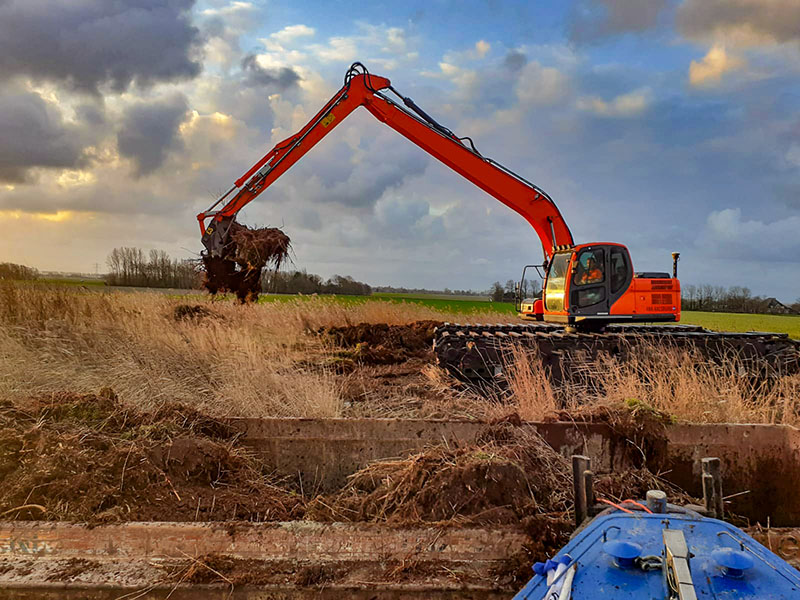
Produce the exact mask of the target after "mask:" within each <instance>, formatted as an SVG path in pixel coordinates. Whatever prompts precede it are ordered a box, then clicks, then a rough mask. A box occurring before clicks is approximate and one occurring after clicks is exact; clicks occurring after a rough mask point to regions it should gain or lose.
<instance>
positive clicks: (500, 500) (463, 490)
mask: <svg viewBox="0 0 800 600" xmlns="http://www.w3.org/2000/svg"><path fill="white" fill-rule="evenodd" d="M635 458H637V457H636V456H635V455H633V453H632V455H631V459H635ZM638 458H639V459H641V457H638ZM631 462H632V466H631V468H630V469H629V470H627V471H624V472H621V473H611V474H600V475H596V476H595V491H596V493H597V496H598V497H602V498H608V499H612V500H614V501H620V500H622V499H625V498H643V497H644V495H645V493H646V492H647V491H648V490H650V489H665V490H666V491H667V492H668V494H669V495H670V497H671V498H673V499H674V498H687V497H686V496H684V495H682V494H681V492H680V491H679V490H677V489H675V488H673V487H672V486H670V485H669V484H666V483H665V482H663V481H661V480H660V479H658V478H657V477H656V476H655V475H653V474H652V473H651V472H650V471H649V470H647V469H646V468H645V467H644V466H642V467H636V466H634V464H635V463H633V460H632V461H631ZM571 490H572V470H571V466H570V463H569V461H568V460H567V459H566V458H565V457H563V456H561V455H560V454H559V453H558V452H556V451H555V450H554V449H553V448H552V447H551V446H550V445H549V444H548V443H547V442H546V441H545V440H544V439H543V438H542V437H541V436H539V435H538V434H537V433H536V432H535V431H532V430H530V429H527V428H524V427H520V426H517V425H515V424H513V423H510V422H505V423H498V424H496V425H489V426H487V428H486V429H485V431H484V432H483V434H482V435H481V436H480V437H479V438H478V440H477V442H476V443H475V444H474V445H469V446H464V447H461V448H453V447H449V446H434V447H431V448H428V449H426V450H424V451H423V452H420V453H418V454H415V455H412V456H409V457H407V458H403V459H397V460H389V461H377V462H374V463H372V464H370V465H368V466H367V467H365V468H364V469H362V470H360V471H358V472H357V473H355V474H353V475H352V476H351V478H350V481H349V483H348V485H347V486H346V487H345V488H344V489H342V490H341V491H340V492H339V493H338V494H336V495H335V496H333V497H328V498H323V497H320V498H316V499H314V500H313V501H312V502H311V503H310V504H309V505H308V507H307V510H306V518H307V519H312V520H321V521H325V520H331V521H372V522H387V523H390V524H396V525H411V524H419V523H421V522H447V521H457V522H458V523H461V524H468V525H489V524H514V523H520V522H525V520H526V519H529V518H534V519H536V520H537V521H542V519H544V521H542V522H546V524H547V528H549V529H550V530H551V531H550V533H551V534H552V537H553V539H554V540H558V541H559V542H563V541H564V537H563V536H564V535H565V534H568V533H569V531H571V520H570V515H569V512H570V509H571V504H572V497H571ZM540 524H541V523H540Z"/></svg>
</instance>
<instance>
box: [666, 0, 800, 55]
mask: <svg viewBox="0 0 800 600" xmlns="http://www.w3.org/2000/svg"><path fill="white" fill-rule="evenodd" d="M799 23H800V2H797V1H796V0H685V2H684V3H683V4H681V6H680V7H679V8H678V13H677V26H678V30H679V31H680V32H681V33H682V34H683V35H684V36H686V37H687V38H689V39H693V40H697V41H704V42H712V43H719V42H724V43H726V44H727V45H728V46H736V47H751V46H761V45H771V44H779V43H789V42H794V43H797V42H800V26H798V24H799Z"/></svg>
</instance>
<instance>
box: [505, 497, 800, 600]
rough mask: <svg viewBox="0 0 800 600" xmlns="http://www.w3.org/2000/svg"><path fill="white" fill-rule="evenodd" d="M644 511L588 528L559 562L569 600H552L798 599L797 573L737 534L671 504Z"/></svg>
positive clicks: (627, 508)
mask: <svg viewBox="0 0 800 600" xmlns="http://www.w3.org/2000/svg"><path fill="white" fill-rule="evenodd" d="M648 506H651V505H648ZM647 510H649V509H648V508H647V507H646V506H645V505H644V504H625V505H624V506H618V507H616V508H609V509H607V510H605V511H603V512H601V513H600V514H599V515H597V516H596V517H595V518H594V519H592V520H591V521H587V523H586V524H585V525H584V526H583V528H581V529H579V530H578V531H577V532H576V534H575V535H574V537H573V538H572V540H571V541H570V542H569V543H568V544H567V545H566V546H565V547H564V548H563V549H562V550H561V552H559V554H558V555H557V557H556V562H558V561H559V559H560V560H561V562H563V563H564V564H565V565H567V568H566V569H563V568H562V570H561V571H562V572H561V573H560V576H559V581H561V580H563V582H562V583H563V587H567V588H568V590H569V592H570V593H571V596H570V595H561V596H559V595H558V594H557V593H556V595H555V596H550V597H554V598H556V599H558V598H559V597H560V598H562V599H563V598H569V597H571V598H572V599H574V600H583V599H589V598H600V599H607V600H656V599H657V600H673V599H674V600H751V599H752V600H755V599H759V600H767V599H769V600H790V599H795V600H797V599H800V571H797V570H796V569H795V568H794V567H792V566H791V565H790V564H789V563H787V562H786V561H784V560H782V559H781V558H780V557H778V556H777V555H775V554H773V553H772V552H770V551H769V550H768V549H767V548H765V547H764V546H762V545H761V544H759V543H758V542H756V541H755V540H754V539H753V538H751V537H750V536H748V535H747V534H745V533H744V532H743V531H742V530H740V529H738V528H737V527H734V526H733V525H731V524H729V523H726V522H724V521H720V520H718V519H714V518H709V517H705V516H702V515H701V514H700V513H699V512H695V511H694V510H690V509H688V508H683V507H679V506H674V505H672V504H663V505H661V506H660V507H656V510H654V511H653V512H647ZM659 510H660V512H658V511H659ZM540 570H541V569H540ZM551 577H552V575H551ZM570 580H571V581H570ZM549 587H550V586H549V585H548V582H547V579H546V576H545V575H544V574H542V575H535V576H534V577H533V579H531V580H530V581H529V582H528V584H527V585H526V586H525V587H524V588H523V589H522V591H520V592H519V593H518V594H517V595H516V596H515V597H514V598H515V600H527V599H535V600H543V599H545V598H546V597H548V588H549Z"/></svg>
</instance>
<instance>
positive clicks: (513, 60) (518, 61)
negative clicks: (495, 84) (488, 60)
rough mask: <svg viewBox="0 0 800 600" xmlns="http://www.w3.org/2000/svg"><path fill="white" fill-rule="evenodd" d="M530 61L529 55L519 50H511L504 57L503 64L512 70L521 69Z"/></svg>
mask: <svg viewBox="0 0 800 600" xmlns="http://www.w3.org/2000/svg"><path fill="white" fill-rule="evenodd" d="M527 63H528V57H527V56H525V54H524V53H522V52H519V51H518V50H511V51H509V53H508V54H506V57H505V58H504V59H503V66H505V67H506V68H508V69H510V70H511V71H515V72H516V71H519V70H520V69H521V68H522V67H524V66H525V65H526V64H527Z"/></svg>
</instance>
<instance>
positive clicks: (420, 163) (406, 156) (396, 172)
mask: <svg viewBox="0 0 800 600" xmlns="http://www.w3.org/2000/svg"><path fill="white" fill-rule="evenodd" d="M427 165H428V159H427V157H426V156H424V155H422V154H420V153H419V152H410V153H398V152H395V153H393V154H392V156H391V158H389V157H386V156H383V155H380V154H379V155H378V156H377V157H373V158H372V159H370V160H367V161H365V162H364V163H362V164H358V165H356V167H355V169H353V170H352V172H351V173H350V176H349V177H348V178H347V180H346V181H344V182H339V183H336V184H334V185H333V186H331V187H329V188H328V190H327V191H326V192H325V197H324V198H322V199H321V200H324V201H332V202H338V203H340V204H344V205H345V206H352V207H368V206H373V205H374V204H375V203H376V202H377V201H378V200H379V199H380V197H381V196H383V194H384V192H386V191H387V190H389V189H391V188H396V187H399V186H400V185H402V184H403V183H404V182H405V181H406V179H408V178H409V177H413V176H415V175H419V174H421V173H423V172H424V171H425V168H426V167H427Z"/></svg>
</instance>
